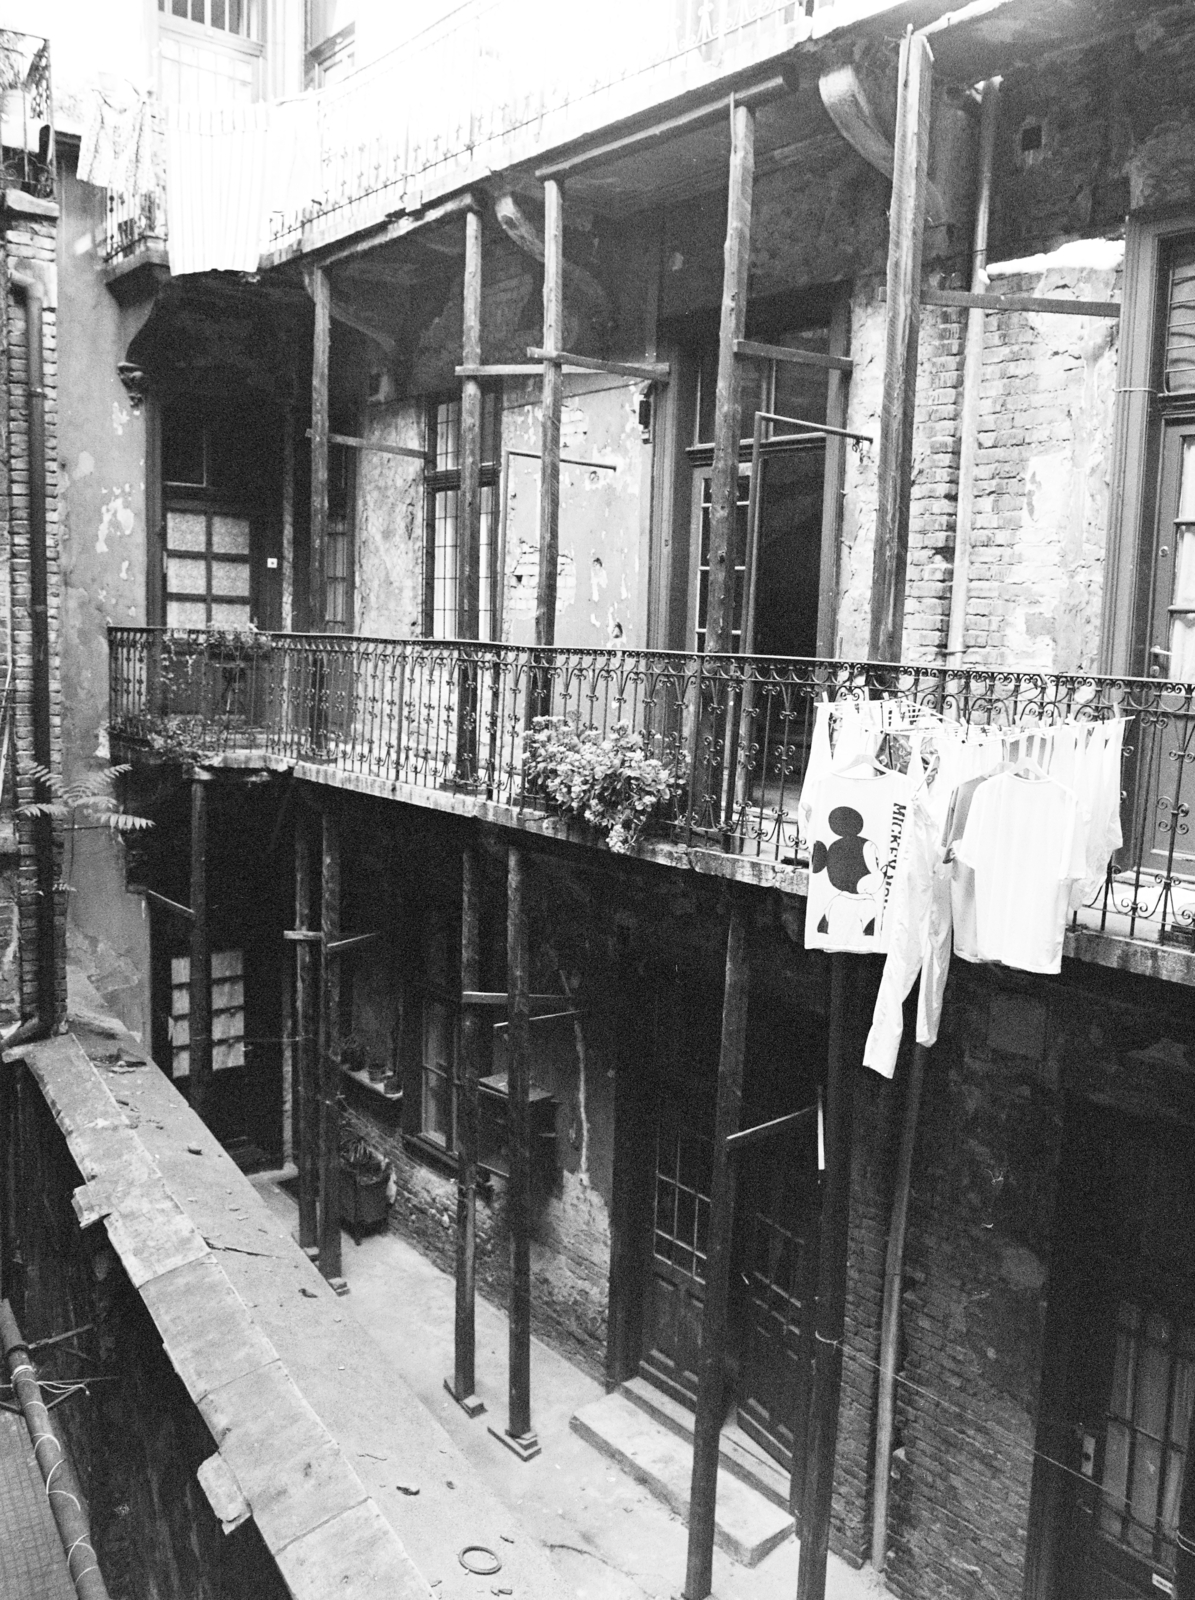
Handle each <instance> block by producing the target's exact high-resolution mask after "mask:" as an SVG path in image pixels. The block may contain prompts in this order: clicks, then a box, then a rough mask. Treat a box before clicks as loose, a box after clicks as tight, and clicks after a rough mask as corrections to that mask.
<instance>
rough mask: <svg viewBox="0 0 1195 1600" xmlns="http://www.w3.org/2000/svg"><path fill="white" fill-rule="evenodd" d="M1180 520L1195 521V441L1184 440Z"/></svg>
mask: <svg viewBox="0 0 1195 1600" xmlns="http://www.w3.org/2000/svg"><path fill="white" fill-rule="evenodd" d="M1178 520H1179V521H1180V522H1187V521H1191V520H1195V439H1184V440H1183V466H1182V482H1181V484H1180V487H1179V491H1178Z"/></svg>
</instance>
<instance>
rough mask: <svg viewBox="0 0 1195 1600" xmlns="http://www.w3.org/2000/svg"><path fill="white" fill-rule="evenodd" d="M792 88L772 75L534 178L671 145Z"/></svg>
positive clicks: (558, 163) (620, 137) (789, 82)
mask: <svg viewBox="0 0 1195 1600" xmlns="http://www.w3.org/2000/svg"><path fill="white" fill-rule="evenodd" d="M792 88H793V82H792V79H791V77H786V76H785V74H784V73H773V74H771V75H769V76H768V77H766V78H761V79H759V80H758V81H757V82H756V83H747V84H742V85H740V86H739V87H738V88H737V89H735V90H734V92H733V93H732V94H723V95H719V96H718V98H717V99H716V100H707V101H705V102H703V103H702V104H699V105H695V106H691V107H688V108H686V109H685V110H683V111H680V112H676V113H675V114H674V115H672V116H670V117H661V118H659V119H657V120H655V121H653V122H651V123H649V124H648V125H647V126H646V127H639V128H632V129H629V130H628V131H627V132H626V133H622V134H619V135H616V136H615V137H613V138H608V139H605V140H603V141H602V143H600V144H591V145H589V146H588V147H587V148H586V149H584V150H579V151H577V152H576V153H575V154H574V155H571V156H562V157H560V158H559V159H558V160H556V161H552V162H548V163H546V164H545V165H544V166H542V167H539V168H537V169H536V174H535V175H536V177H537V178H540V179H544V178H562V177H565V176H566V175H571V174H573V173H577V172H584V171H585V170H586V168H587V167H594V166H600V165H601V164H602V163H603V162H607V161H616V160H619V159H620V158H621V157H623V156H628V155H631V154H633V153H634V152H636V151H638V150H651V149H654V148H655V147H656V146H658V145H661V144H668V143H670V142H671V141H672V140H673V139H676V138H679V137H680V136H681V135H682V134H686V133H693V132H696V131H697V130H698V129H699V128H710V127H716V126H717V124H718V123H720V122H724V121H725V120H726V118H727V117H728V116H730V115H732V113H733V111H734V110H735V109H737V108H738V107H740V106H760V105H766V104H767V102H768V101H769V100H776V99H778V98H779V97H780V96H781V95H784V94H788V93H789V92H790V91H791V89H792Z"/></svg>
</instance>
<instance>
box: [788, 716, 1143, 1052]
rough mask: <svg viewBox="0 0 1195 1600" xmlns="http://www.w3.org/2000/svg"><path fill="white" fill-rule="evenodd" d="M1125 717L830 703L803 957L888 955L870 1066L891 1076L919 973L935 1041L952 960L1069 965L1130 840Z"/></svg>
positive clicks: (925, 1017) (807, 831)
mask: <svg viewBox="0 0 1195 1600" xmlns="http://www.w3.org/2000/svg"><path fill="white" fill-rule="evenodd" d="M1125 725H1126V719H1125V718H1123V717H1119V716H1109V717H1106V718H1100V719H1093V718H1088V717H1076V716H1067V717H1062V718H1059V719H1058V720H1057V721H1054V722H1051V723H1048V724H1044V725H1043V724H1041V723H1039V722H1034V723H1033V724H1030V725H1027V726H1017V725H1008V726H994V725H992V724H979V725H976V724H974V723H967V722H962V721H957V720H955V719H952V718H949V717H946V716H943V715H941V714H940V713H938V712H937V711H935V710H934V709H932V708H929V707H925V706H919V705H916V704H913V703H910V702H909V701H907V700H903V699H901V698H899V697H894V698H890V699H887V700H846V701H823V702H821V703H819V705H818V707H817V712H816V718H815V723H814V731H813V740H812V745H811V749H810V759H809V766H808V770H807V772H806V777H805V782H804V785H803V787H802V791H801V799H800V803H799V814H800V819H801V827H802V832H803V834H804V835H805V838H806V842H807V846H808V851H809V897H808V901H807V904H806V918H805V945H806V948H807V949H821V950H834V951H850V952H854V953H863V954H867V953H878V954H883V955H884V956H885V957H886V960H885V964H884V973H883V976H882V978H881V982H880V991H879V995H878V998H877V1001H876V1007H875V1013H874V1016H873V1019H872V1027H871V1031H870V1033H869V1035H868V1040H867V1045H866V1048H865V1051H864V1057H863V1059H864V1063H865V1065H867V1066H869V1067H872V1068H874V1070H875V1071H877V1072H880V1073H882V1074H883V1075H884V1076H885V1077H891V1076H892V1073H893V1071H894V1070H895V1065H896V1054H897V1050H898V1048H899V1044H900V1038H901V1032H902V1028H903V1013H902V1008H903V1003H904V1000H905V998H906V997H907V995H908V994H909V992H910V991H911V989H912V987H913V984H914V983H915V982H916V981H917V979H918V976H919V975H920V978H921V987H920V994H919V1002H918V1016H917V1040H918V1042H919V1043H921V1044H925V1045H931V1044H933V1043H934V1042H935V1041H936V1039H937V1033H938V1024H939V1020H940V1017H941V1009H942V997H943V993H944V991H945V986H946V977H947V973H948V971H949V966H950V958H951V953H952V950H953V953H954V954H955V955H957V956H959V957H961V958H962V959H963V960H966V961H974V962H996V963H1000V964H1002V965H1004V966H1008V967H1015V968H1018V969H1020V970H1022V971H1027V972H1045V973H1054V972H1058V971H1059V970H1060V969H1061V964H1062V945H1063V938H1064V934H1065V928H1066V920H1067V915H1068V912H1069V910H1070V909H1071V907H1072V906H1074V905H1078V904H1079V903H1080V902H1081V900H1082V899H1083V898H1084V897H1086V896H1088V895H1090V894H1091V893H1093V892H1094V891H1095V889H1096V888H1098V886H1099V884H1100V883H1102V882H1103V880H1104V876H1105V873H1106V871H1107V867H1108V862H1109V860H1110V858H1111V856H1112V854H1113V853H1114V851H1116V850H1117V849H1118V848H1119V847H1120V845H1121V843H1122V836H1121V829H1120V795H1121V780H1120V767H1121V753H1122V750H1123V741H1124V729H1125Z"/></svg>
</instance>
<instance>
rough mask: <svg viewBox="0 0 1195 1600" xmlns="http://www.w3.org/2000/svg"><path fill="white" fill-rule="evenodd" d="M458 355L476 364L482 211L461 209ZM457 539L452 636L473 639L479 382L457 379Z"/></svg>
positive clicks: (476, 633)
mask: <svg viewBox="0 0 1195 1600" xmlns="http://www.w3.org/2000/svg"><path fill="white" fill-rule="evenodd" d="M462 321H463V329H464V331H463V338H462V343H461V359H462V362H463V364H464V365H465V366H480V365H481V214H480V212H477V211H466V212H465V293H464V305H463V317H462ZM459 505H460V512H459V516H458V520H457V538H458V540H459V547H460V561H459V566H458V568H457V571H458V578H457V622H456V631H457V637H458V638H460V639H477V638H479V637H480V634H479V619H480V599H481V588H480V584H481V383H480V381H479V380H478V379H477V378H462V380H461V490H460V500H459Z"/></svg>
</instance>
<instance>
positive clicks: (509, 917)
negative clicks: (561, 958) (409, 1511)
mask: <svg viewBox="0 0 1195 1600" xmlns="http://www.w3.org/2000/svg"><path fill="white" fill-rule="evenodd" d="M506 882H507V911H506V963H507V984H506V990H507V999H506V1017H507V1022H508V1025H509V1026H508V1031H507V1052H508V1053H507V1060H508V1063H509V1065H508V1067H507V1095H508V1101H507V1104H508V1114H509V1141H508V1142H509V1148H510V1187H509V1189H508V1191H507V1201H506V1209H507V1216H508V1218H509V1221H510V1396H509V1417H508V1421H507V1425H506V1427H505V1429H498V1428H495V1427H491V1428H490V1432H491V1433H492V1434H493V1435H494V1437H495V1439H499V1440H501V1442H502V1443H503V1444H504V1445H506V1446H507V1448H508V1449H510V1450H513V1451H514V1453H515V1454H516V1455H517V1456H519V1457H520V1458H521V1459H522V1460H524V1461H530V1460H531V1458H532V1457H533V1456H537V1455H538V1454H539V1449H540V1446H539V1440H538V1439H537V1438H536V1435H535V1433H534V1431H533V1430H532V1427H531V1106H530V1092H531V1079H530V1061H529V1050H528V1043H529V1040H528V1035H529V1031H530V1030H529V1028H528V1025H527V1019H528V1017H529V1015H530V1009H531V999H530V992H529V991H530V971H531V952H530V941H529V936H528V928H527V898H526V891H527V863H526V858H525V856H524V854H523V851H522V850H520V849H519V848H518V847H517V846H514V845H512V846H511V848H510V851H509V855H508V865H507V880H506Z"/></svg>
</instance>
